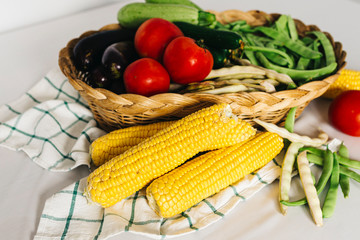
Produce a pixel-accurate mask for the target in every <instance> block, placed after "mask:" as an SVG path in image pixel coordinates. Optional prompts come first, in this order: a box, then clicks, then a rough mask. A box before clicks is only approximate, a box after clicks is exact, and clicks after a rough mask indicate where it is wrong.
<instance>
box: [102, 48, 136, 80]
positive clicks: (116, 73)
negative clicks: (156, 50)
mask: <svg viewBox="0 0 360 240" xmlns="http://www.w3.org/2000/svg"><path fill="white" fill-rule="evenodd" d="M138 58H139V56H138V54H137V52H136V50H135V47H134V43H133V42H131V41H124V42H118V43H114V44H111V45H110V46H109V47H107V48H106V49H105V51H104V54H103V56H102V60H101V63H102V65H103V66H104V68H105V71H106V72H107V74H108V75H109V77H111V78H112V79H115V80H118V79H121V78H122V75H123V73H124V70H125V68H126V67H127V66H128V65H129V64H130V63H132V62H133V61H135V60H136V59H138Z"/></svg>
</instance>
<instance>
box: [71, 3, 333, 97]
mask: <svg viewBox="0 0 360 240" xmlns="http://www.w3.org/2000/svg"><path fill="white" fill-rule="evenodd" d="M117 18H118V22H119V24H120V25H121V27H122V28H121V29H118V30H112V31H102V32H98V33H95V34H93V35H91V36H89V37H86V38H83V39H82V40H80V41H79V42H78V43H77V44H76V46H75V47H74V51H73V53H74V62H75V64H76V67H77V68H78V69H79V70H81V71H82V72H84V73H85V74H86V82H87V83H88V84H89V85H91V86H92V87H101V88H106V89H109V90H111V91H113V92H115V93H135V94H140V95H144V96H151V95H154V94H158V93H164V92H177V93H188V92H204V90H206V91H207V90H216V91H210V93H213V94H222V93H229V92H239V91H266V92H274V91H280V90H284V89H293V88H296V87H297V86H300V85H302V84H304V83H306V82H308V81H311V80H315V79H319V78H324V77H326V76H327V75H330V74H332V73H333V72H334V71H336V68H337V63H336V58H335V54H334V49H333V47H332V45H331V43H330V41H329V40H328V38H327V37H326V36H325V34H324V33H322V32H319V31H314V32H311V33H308V35H307V36H305V37H300V36H298V33H297V30H296V27H295V23H294V20H293V19H292V18H291V17H290V16H288V15H281V16H280V17H279V19H277V20H276V21H275V22H272V23H269V25H268V26H258V27H252V26H250V25H248V24H247V23H246V22H245V21H237V22H233V23H230V24H221V23H219V22H218V21H217V20H216V18H215V15H214V14H212V13H210V12H207V11H204V10H203V9H201V8H200V7H199V6H197V5H195V4H194V3H192V2H191V1H189V0H176V1H168V0H146V1H145V2H136V3H130V4H127V5H125V6H124V7H122V8H121V9H120V10H119V11H118V15H117ZM154 60H155V61H156V62H155V61H154ZM195 62H196V64H194V63H195ZM129 65H130V66H129ZM244 65H245V66H244ZM249 65H250V66H251V67H253V68H256V67H257V68H259V69H267V71H269V70H273V71H272V74H267V75H261V76H253V75H252V70H253V68H252V69H250V68H249ZM233 66H237V67H238V68H236V69H237V71H239V74H234V68H232V67H233ZM127 68H128V69H127ZM139 69H143V71H141V73H140V70H139ZM218 69H226V70H224V71H223V72H225V73H226V72H228V75H226V74H225V76H224V75H223V76H221V77H209V76H216V73H217V71H216V70H218ZM248 70H250V72H248V74H244V73H247V72H246V71H248ZM138 74H139V75H138ZM246 75H247V76H246ZM279 79H280V81H279ZM284 79H286V80H285V81H284ZM204 80H206V81H204ZM224 80H226V81H224Z"/></svg>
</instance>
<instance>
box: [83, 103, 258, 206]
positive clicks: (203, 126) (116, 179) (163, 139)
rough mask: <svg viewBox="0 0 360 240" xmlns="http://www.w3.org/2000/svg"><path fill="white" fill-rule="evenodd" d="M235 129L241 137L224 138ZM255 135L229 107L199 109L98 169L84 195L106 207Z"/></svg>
mask: <svg viewBox="0 0 360 240" xmlns="http://www.w3.org/2000/svg"><path fill="white" fill-rule="evenodd" d="M237 128H238V129H240V130H239V131H237V132H241V134H238V135H234V139H227V138H225V136H226V135H227V134H228V133H229V132H230V131H231V130H233V129H237ZM235 132H236V131H235ZM255 132H256V130H255V129H254V128H253V127H252V126H251V125H250V124H249V123H247V122H245V121H243V120H240V119H237V117H236V116H234V115H233V114H232V112H231V108H230V106H229V105H226V104H219V105H213V106H211V107H208V108H204V109H201V110H199V111H198V112H195V113H193V114H190V115H188V116H186V117H184V118H182V119H180V120H178V121H176V122H175V123H174V124H171V125H170V126H169V127H167V128H165V129H163V130H161V131H159V132H158V133H156V134H155V135H153V136H152V137H150V138H147V139H146V140H144V141H142V142H141V143H139V144H138V145H136V146H134V147H132V148H130V149H129V150H127V151H126V152H125V153H123V154H121V155H119V156H117V157H114V158H112V159H111V160H110V161H108V162H106V163H105V164H103V165H101V166H100V167H99V168H97V169H96V170H95V171H94V172H92V173H91V174H90V175H89V177H88V179H87V186H86V188H85V191H84V195H85V196H86V197H87V199H91V201H93V202H96V203H98V204H100V205H101V206H103V207H110V206H112V205H114V204H115V203H116V202H118V201H120V200H122V199H124V198H126V197H128V196H130V195H131V194H133V193H135V192H136V191H138V190H140V189H141V188H143V187H144V186H146V185H147V184H149V183H150V182H151V181H152V180H153V179H155V178H157V177H159V176H161V175H163V174H165V173H167V172H168V171H171V170H172V169H174V168H175V167H177V166H179V165H180V164H182V163H184V162H185V161H186V160H188V159H190V158H191V157H193V156H194V155H196V154H197V153H199V152H202V151H208V150H213V149H214V146H217V147H225V146H230V145H233V144H235V143H239V142H242V141H244V140H246V139H248V138H249V137H251V136H252V135H254V134H255ZM216 142H217V144H214V143H216Z"/></svg>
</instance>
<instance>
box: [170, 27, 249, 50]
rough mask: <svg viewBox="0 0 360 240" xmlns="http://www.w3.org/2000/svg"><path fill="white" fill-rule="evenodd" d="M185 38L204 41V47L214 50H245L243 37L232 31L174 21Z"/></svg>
mask: <svg viewBox="0 0 360 240" xmlns="http://www.w3.org/2000/svg"><path fill="white" fill-rule="evenodd" d="M174 24H175V25H176V26H178V27H179V28H180V30H181V31H182V32H183V33H184V35H185V36H187V37H190V38H193V39H195V40H203V41H204V45H205V46H207V47H213V48H223V49H238V48H243V41H242V38H241V36H240V35H239V34H238V33H236V32H232V31H228V30H218V29H213V28H208V27H204V26H198V25H194V24H191V23H188V22H180V21H174Z"/></svg>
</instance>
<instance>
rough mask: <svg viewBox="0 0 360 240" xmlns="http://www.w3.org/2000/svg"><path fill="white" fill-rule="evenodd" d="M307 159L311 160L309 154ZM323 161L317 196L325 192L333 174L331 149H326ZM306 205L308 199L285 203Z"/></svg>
mask: <svg viewBox="0 0 360 240" xmlns="http://www.w3.org/2000/svg"><path fill="white" fill-rule="evenodd" d="M299 152H300V150H299ZM307 158H308V159H309V153H307ZM322 160H323V161H322V165H323V170H322V173H321V176H320V178H319V180H318V182H317V183H316V186H315V187H316V192H317V194H320V193H321V192H322V191H323V190H324V187H325V186H326V183H327V182H328V180H329V179H330V176H331V174H332V171H333V163H334V156H333V153H332V152H331V151H330V150H329V149H326V151H325V156H324V158H322ZM309 162H311V161H310V159H309ZM306 203H307V200H306V198H302V199H300V200H297V201H293V202H286V203H284V205H287V206H300V205H304V204H306Z"/></svg>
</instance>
